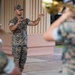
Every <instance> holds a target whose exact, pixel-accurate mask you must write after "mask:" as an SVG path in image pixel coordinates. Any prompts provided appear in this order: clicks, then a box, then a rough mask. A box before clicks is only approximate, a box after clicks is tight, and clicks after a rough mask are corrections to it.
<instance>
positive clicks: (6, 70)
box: [0, 28, 21, 75]
mask: <svg viewBox="0 0 75 75" xmlns="http://www.w3.org/2000/svg"><path fill="white" fill-rule="evenodd" d="M0 29H1V28H0ZM1 30H2V29H1ZM2 43H3V41H2V39H0V75H3V74H6V75H21V72H20V69H19V67H18V66H16V64H15V63H14V62H13V60H11V59H10V58H8V57H7V55H6V54H5V53H4V52H3V51H2Z"/></svg>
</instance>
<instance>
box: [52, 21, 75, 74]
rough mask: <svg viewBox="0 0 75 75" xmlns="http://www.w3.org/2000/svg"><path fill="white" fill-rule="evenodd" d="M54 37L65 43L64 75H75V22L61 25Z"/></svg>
mask: <svg viewBox="0 0 75 75" xmlns="http://www.w3.org/2000/svg"><path fill="white" fill-rule="evenodd" d="M52 36H53V38H54V39H55V40H56V41H62V42H63V44H62V45H63V54H64V57H63V75H75V20H74V21H66V22H64V23H63V24H61V25H60V26H59V27H57V28H56V29H54V30H53V35H52Z"/></svg>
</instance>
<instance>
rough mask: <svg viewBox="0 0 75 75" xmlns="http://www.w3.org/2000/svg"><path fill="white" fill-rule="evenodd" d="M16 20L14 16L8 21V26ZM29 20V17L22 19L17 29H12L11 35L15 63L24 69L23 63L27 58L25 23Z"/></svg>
mask: <svg viewBox="0 0 75 75" xmlns="http://www.w3.org/2000/svg"><path fill="white" fill-rule="evenodd" d="M22 19H23V18H22ZM17 21H18V19H17V17H14V18H13V19H12V20H10V21H9V26H10V25H11V24H12V25H15V24H16V23H17ZM29 22H30V20H29V19H27V18H26V19H23V21H21V23H20V24H19V25H18V27H17V29H16V30H14V31H13V36H12V54H13V56H14V61H15V63H16V64H17V65H18V66H19V67H20V68H21V69H24V64H25V62H26V58H27V25H28V24H29Z"/></svg>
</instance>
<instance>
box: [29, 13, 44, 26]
mask: <svg viewBox="0 0 75 75" xmlns="http://www.w3.org/2000/svg"><path fill="white" fill-rule="evenodd" d="M43 16H44V15H43V14H39V17H38V18H37V19H36V20H35V21H30V22H29V25H30V26H36V25H37V24H38V23H39V22H40V20H41V18H42V17H43Z"/></svg>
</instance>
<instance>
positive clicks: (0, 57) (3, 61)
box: [0, 51, 8, 75]
mask: <svg viewBox="0 0 75 75" xmlns="http://www.w3.org/2000/svg"><path fill="white" fill-rule="evenodd" d="M7 61H8V60H7V56H6V55H5V54H4V53H3V52H2V51H0V75H2V73H4V71H3V70H4V68H5V67H6V65H7Z"/></svg>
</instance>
